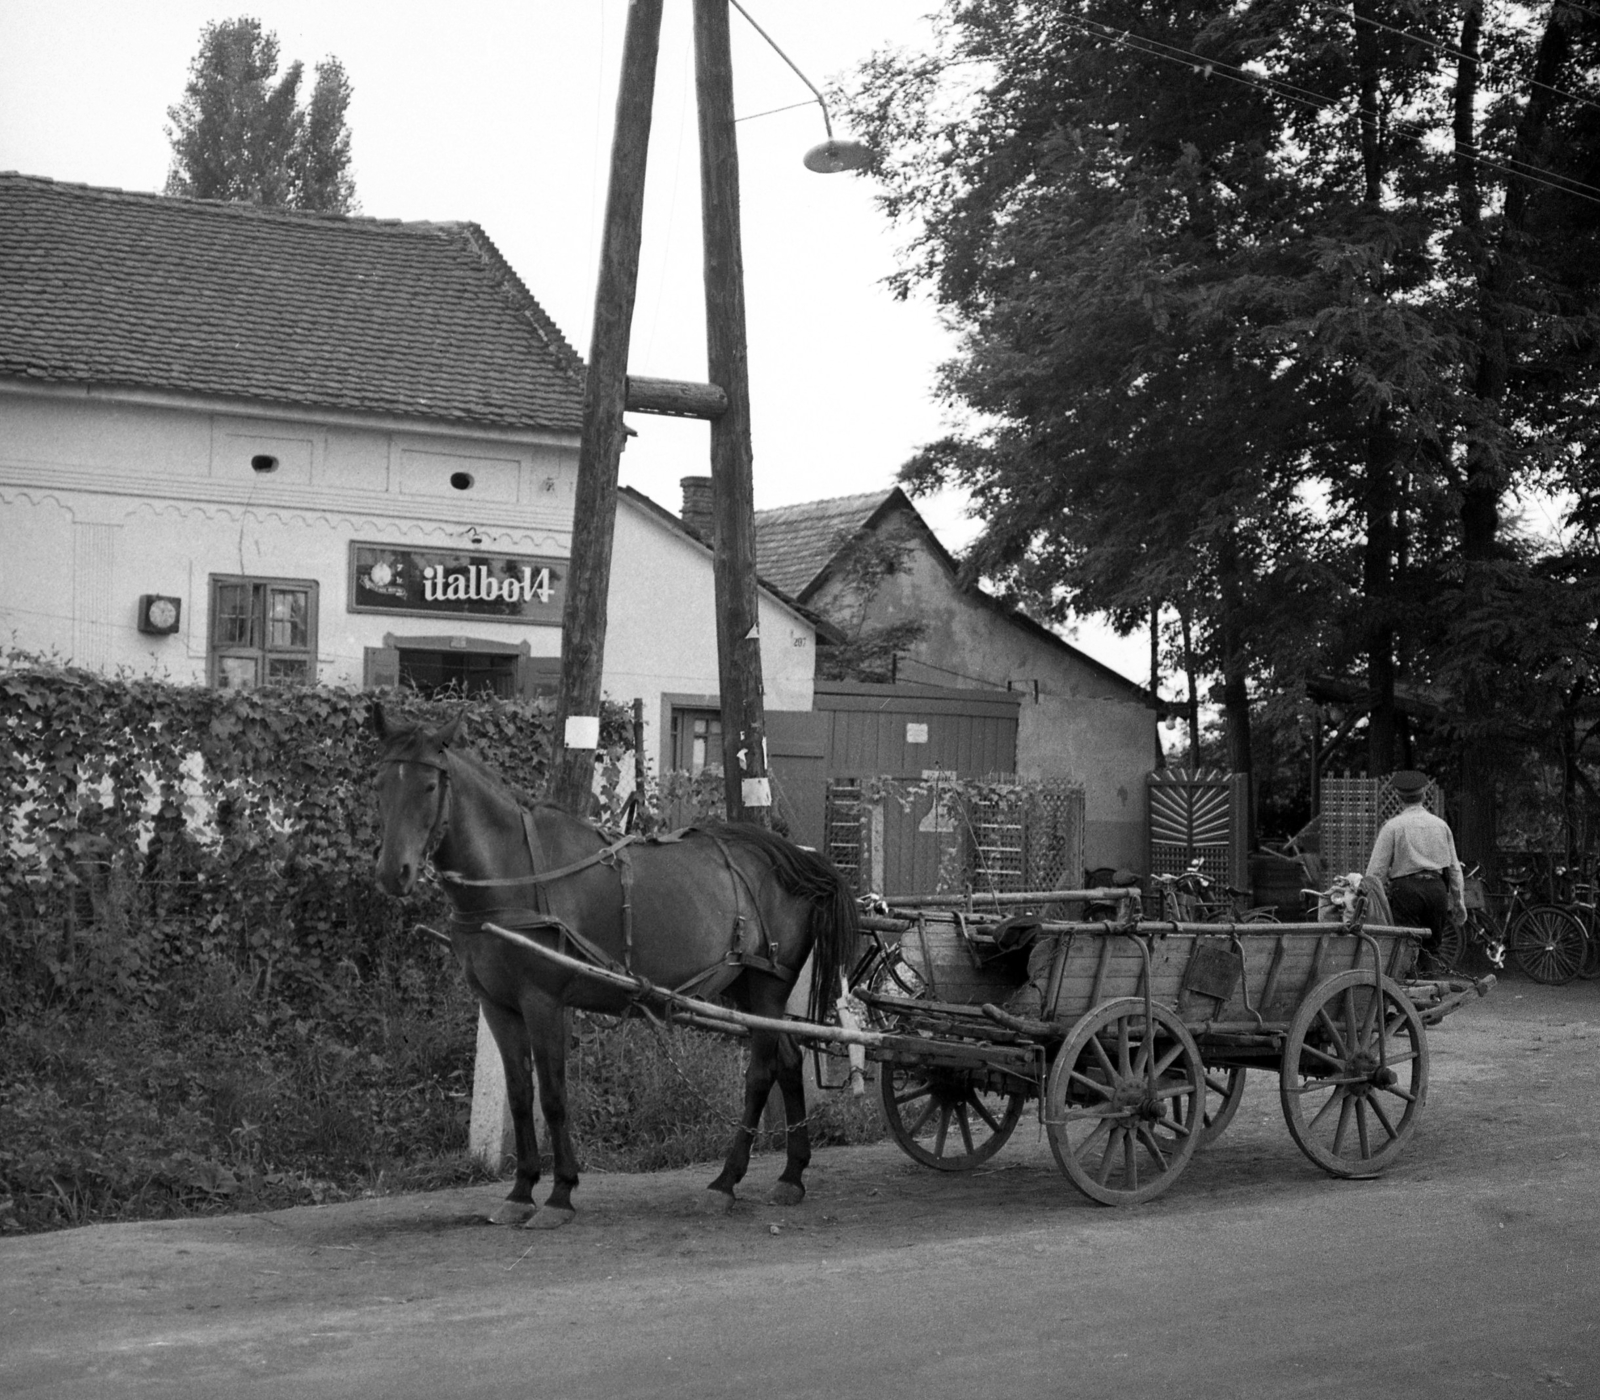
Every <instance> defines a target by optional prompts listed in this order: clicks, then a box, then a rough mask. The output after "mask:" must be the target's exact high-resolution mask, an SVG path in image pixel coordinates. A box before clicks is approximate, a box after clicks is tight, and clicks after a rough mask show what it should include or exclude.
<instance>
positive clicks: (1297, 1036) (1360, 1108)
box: [1279, 968, 1428, 1177]
mask: <svg viewBox="0 0 1600 1400" xmlns="http://www.w3.org/2000/svg"><path fill="white" fill-rule="evenodd" d="M1279 1093H1280V1096H1281V1097H1282V1099H1283V1116H1284V1118H1285V1119H1287V1120H1288V1124H1289V1132H1290V1134H1291V1136H1293V1138H1294V1140H1295V1142H1297V1143H1298V1144H1299V1146H1300V1150H1301V1151H1302V1152H1304V1153H1305V1154H1306V1156H1307V1157H1309V1158H1310V1159H1311V1160H1312V1161H1313V1162H1315V1163H1316V1164H1317V1165H1318V1166H1319V1167H1321V1168H1322V1169H1323V1170H1324V1171H1326V1172H1329V1173H1331V1174H1332V1175H1334V1176H1344V1177H1367V1176H1376V1175H1378V1173H1379V1172H1381V1171H1383V1170H1384V1168H1386V1167H1387V1166H1388V1165H1389V1164H1390V1163H1391V1162H1392V1161H1394V1159H1395V1158H1396V1157H1397V1156H1399V1155H1400V1150H1401V1148H1403V1147H1404V1146H1405V1144H1406V1141H1407V1140H1408V1139H1409V1138H1410V1136H1411V1134H1412V1132H1413V1131H1414V1130H1415V1128H1416V1126H1417V1115H1418V1114H1420V1113H1421V1112H1422V1104H1423V1101H1424V1099H1426V1097H1427V1093H1428V1041H1427V1034H1426V1032H1425V1031H1424V1029H1423V1025H1422V1018H1421V1017H1420V1016H1419V1015H1418V1014H1417V1011H1416V1008H1415V1007H1414V1006H1412V1004H1411V999H1410V998H1409V997H1407V996H1406V994H1405V993H1404V992H1403V991H1402V990H1401V989H1400V988H1399V987H1398V986H1396V985H1395V984H1394V983H1393V982H1391V981H1390V980H1389V979H1388V978H1387V977H1385V978H1383V979H1382V983H1381V985H1380V986H1377V987H1374V986H1373V974H1372V973H1371V972H1369V971H1368V970H1366V969H1365V968H1352V969H1351V970H1350V971H1349V972H1341V973H1339V974H1337V975H1336V976H1334V977H1330V978H1328V979H1327V980H1326V981H1325V982H1321V983H1319V984H1318V985H1317V986H1316V987H1315V988H1313V989H1312V992H1311V995H1310V996H1308V997H1307V998H1306V999H1305V1001H1303V1002H1302V1003H1301V1004H1300V1009H1299V1010H1298V1011H1297V1012H1295V1017H1294V1020H1293V1021H1291V1022H1290V1023H1289V1036H1288V1040H1287V1041H1286V1042H1285V1044H1284V1048H1283V1067H1282V1070H1281V1072H1280V1075H1279Z"/></svg>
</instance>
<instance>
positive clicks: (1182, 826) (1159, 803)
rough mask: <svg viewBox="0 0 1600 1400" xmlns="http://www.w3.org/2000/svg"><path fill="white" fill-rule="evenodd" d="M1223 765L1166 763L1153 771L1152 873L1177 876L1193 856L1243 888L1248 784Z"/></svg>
mask: <svg viewBox="0 0 1600 1400" xmlns="http://www.w3.org/2000/svg"><path fill="white" fill-rule="evenodd" d="M1247 781H1248V779H1247V778H1246V777H1245V776H1244V774H1242V773H1229V772H1227V771H1225V770H1224V769H1221V768H1161V769H1157V770H1156V771H1155V772H1154V773H1152V774H1151V775H1150V788H1149V793H1150V873H1151V874H1152V875H1176V874H1179V873H1180V872H1181V871H1183V870H1185V869H1187V868H1188V866H1189V863H1190V862H1191V861H1194V860H1199V861H1200V868H1201V869H1202V870H1204V871H1205V873H1206V875H1207V876H1208V877H1209V878H1210V879H1211V880H1213V881H1214V882H1216V883H1218V884H1226V885H1232V886H1234V887H1235V888H1237V889H1244V888H1246V887H1247V886H1248V884H1249V881H1250V868H1249V852H1248V851H1247V850H1246V849H1245V812H1246V807H1245V798H1246V791H1245V783H1246V782H1247Z"/></svg>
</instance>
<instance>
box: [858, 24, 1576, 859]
mask: <svg viewBox="0 0 1600 1400" xmlns="http://www.w3.org/2000/svg"><path fill="white" fill-rule="evenodd" d="M1529 18H1530V17H1529V16H1528V15H1527V14H1526V13H1524V12H1523V11H1522V10H1520V9H1518V8H1517V7H1512V8H1511V9H1509V10H1504V9H1502V10H1496V11H1495V12H1494V14H1493V24H1492V28H1493V33H1492V34H1489V33H1488V32H1487V29H1486V26H1488V25H1489V21H1488V20H1486V19H1485V17H1484V8H1483V7H1482V6H1480V5H1478V4H1477V3H1476V0H1467V3H1466V4H1465V6H1464V7H1463V4H1462V3H1461V0H1448V2H1447V0H1438V2H1437V3H1430V0H1347V2H1346V3H1343V4H1337V3H1328V4H1317V5H1310V6H1308V5H1304V4H1302V3H1300V2H1299V0H1245V3H1238V2H1237V0H1159V3H1158V0H1065V2H1064V3H1061V4H1057V5H1051V6H1041V5H1038V4H1034V3H1029V0H963V2H962V3H956V2H955V0H949V2H948V3H947V4H946V7H945V11H944V17H943V24H942V27H941V29H940V34H941V39H940V45H939V47H938V48H937V49H936V50H935V52H933V53H931V54H927V55H915V56H907V55H904V54H899V55H895V54H886V55H878V56H875V57H874V58H873V59H872V60H871V61H869V63H868V64H867V65H866V66H865V67H864V68H863V70H862V73H861V75H860V80H859V83H858V84H857V88H856V92H855V94H854V96H853V102H852V105H853V107H854V110H855V114H856V116H857V119H858V121H859V122H861V124H862V125H863V126H864V127H865V128H866V129H867V130H868V132H869V134H870V135H871V136H872V137H873V139H874V141H875V144H877V145H879V147H880V149H881V150H882V151H883V152H884V153H885V154H884V157H883V159H882V161H881V162H880V165H879V168H878V173H879V175H880V176H881V177H882V179H883V180H884V185H885V194H884V197H883V204H884V207H885V208H886V209H887V211H888V212H889V213H890V214H891V215H892V216H895V217H897V218H899V219H901V220H902V221H903V223H904V224H905V226H906V227H908V228H909V229H910V230H911V231H912V243H911V246H910V249H909V255H908V261H907V264H906V267H905V270H904V272H903V274H902V275H901V277H900V279H899V284H898V285H899V289H900V290H901V291H902V292H909V291H910V290H911V289H912V288H914V287H926V288H928V289H931V290H932V291H933V293H934V295H935V296H936V297H937V299H938V300H939V301H940V303H941V304H942V305H943V306H944V308H945V309H946V312H947V314H948V315H949V316H950V318H951V320H952V321H953V322H954V323H955V324H957V325H958V326H959V327H960V328H961V329H962V331H963V332H964V337H965V338H964V340H963V343H962V346H961V349H960V352H959V354H958V355H957V357H956V358H955V359H954V360H953V361H952V363H951V364H950V365H949V366H947V367H946V369H945V371H944V374H943V379H942V387H943V391H944V393H945V395H946V397H947V398H948V400H949V401H950V402H951V403H952V404H953V405H955V406H958V407H959V408H961V409H964V410H968V415H967V420H966V421H967V423H968V424H969V426H968V427H967V428H966V429H965V430H964V431H962V432H960V433H958V434H956V435H955V436H953V437H951V438H949V439H947V440H945V441H944V442H941V443H936V444H932V445H930V446H929V447H928V448H927V449H926V450H925V451H924V452H923V453H922V454H920V455H919V456H918V457H916V458H914V459H913V461H912V462H911V463H909V464H908V466H907V468H906V469H905V477H906V479H907V480H908V481H909V482H910V483H911V484H912V485H913V486H921V485H930V484H935V483H937V482H941V481H955V482H959V483H961V484H963V485H965V486H967V487H968V488H969V489H970V490H971V491H972V492H973V495H974V498H975V504H976V509H977V513H978V514H979V516H980V517H981V518H982V519H983V520H984V522H985V528H984V531H983V533H982V535H981V536H980V538H979V540H978V541H977V543H976V545H975V546H974V548H973V550H972V551H971V553H970V556H969V564H970V565H971V567H973V568H974V569H981V570H983V571H985V572H987V573H990V574H992V575H993V576H995V577H996V578H997V579H999V580H1000V581H1001V582H1002V583H1003V584H1006V585H1009V586H1011V587H1013V588H1014V589H1016V590H1017V591H1018V592H1019V593H1021V594H1023V595H1024V597H1026V598H1027V599H1029V600H1030V601H1033V602H1035V603H1039V604H1042V605H1044V606H1046V607H1054V608H1056V609H1063V608H1067V607H1070V608H1072V609H1074V610H1079V611H1082V610H1092V611H1097V612H1102V613H1109V615H1110V616H1111V617H1112V619H1113V620H1114V621H1117V622H1118V623H1119V624H1122V625H1124V626H1132V625H1133V624H1134V623H1136V622H1138V621H1141V620H1142V619H1143V618H1145V617H1146V616H1148V609H1149V606H1150V604H1151V603H1152V602H1161V601H1163V600H1166V601H1170V602H1172V603H1173V605H1174V606H1175V607H1179V608H1181V609H1183V610H1184V612H1185V615H1189V616H1192V617H1193V619H1194V622H1195V626H1196V649H1197V652H1198V654H1199V657H1200V661H1201V663H1202V664H1203V665H1205V666H1206V667H1207V669H1209V670H1210V671H1211V672H1212V673H1213V674H1216V675H1219V676H1220V678H1221V680H1222V682H1223V685H1222V691H1223V695H1224V696H1225V697H1227V698H1226V699H1225V709H1226V711H1227V715H1228V720H1229V728H1230V733H1231V734H1233V735H1234V736H1235V737H1236V742H1235V743H1234V744H1233V745H1232V752H1231V761H1232V762H1233V763H1234V764H1235V766H1238V767H1244V766H1245V765H1246V764H1247V763H1248V756H1247V755H1246V754H1245V753H1243V752H1242V749H1243V748H1244V747H1245V746H1246V745H1245V743H1244V736H1245V735H1246V734H1247V733H1248V729H1247V726H1248V722H1249V700H1250V695H1251V693H1252V692H1259V691H1261V690H1262V689H1267V690H1271V689H1274V688H1276V689H1280V690H1281V689H1284V688H1288V689H1292V688H1293V687H1294V686H1295V685H1297V684H1303V681H1304V678H1305V676H1306V674H1308V673H1309V672H1310V671H1312V670H1314V669H1319V668H1321V669H1333V670H1337V671H1348V672H1352V673H1355V674H1362V675H1364V677H1365V680H1366V684H1367V688H1368V690H1369V697H1370V698H1369V705H1368V719H1367V724H1366V737H1367V749H1368V765H1369V771H1372V772H1374V773H1377V772H1384V771H1387V770H1388V769H1389V768H1390V767H1392V766H1393V765H1394V763H1395V762H1396V761H1397V759H1399V758H1400V757H1401V756H1402V755H1403V753H1404V752H1406V747H1407V745H1408V743H1409V736H1408V735H1407V733H1406V731H1405V729H1404V726H1403V724H1402V723H1401V721H1400V717H1399V711H1398V707H1397V704H1396V687H1397V684H1398V683H1400V682H1402V681H1404V682H1408V683H1410V684H1412V685H1417V684H1421V685H1424V686H1427V685H1433V686H1435V687H1436V688H1441V689H1442V690H1443V691H1444V698H1445V701H1446V708H1447V709H1449V710H1452V711H1453V713H1452V722H1453V724H1454V725H1455V732H1456V733H1457V734H1458V735H1459V736H1460V737H1461V739H1462V742H1461V743H1460V745H1459V746H1458V757H1459V759H1460V767H1459V769H1458V772H1457V774H1455V775H1452V776H1454V777H1456V778H1457V779H1458V781H1459V782H1460V783H1461V784H1462V785H1463V786H1465V787H1467V788H1468V789H1469V790H1470V792H1471V793H1473V794H1475V795H1476V797H1475V800H1476V799H1481V798H1484V796H1485V789H1486V784H1487V776H1486V774H1485V773H1484V772H1481V771H1477V769H1475V767H1474V763H1475V761H1476V760H1477V759H1478V758H1481V755H1482V754H1483V752H1484V746H1483V744H1482V742H1481V741H1482V738H1483V736H1484V734H1485V732H1486V731H1487V730H1489V729H1493V728H1499V729H1500V730H1502V731H1504V730H1507V729H1509V727H1510V721H1511V717H1512V715H1513V714H1515V713H1516V712H1515V710H1514V708H1513V707H1514V706H1515V705H1516V704H1518V703H1519V700H1518V699H1514V698H1513V697H1525V695H1526V691H1525V689H1524V688H1520V687H1516V686H1508V685H1501V686H1498V687H1496V686H1494V685H1489V684H1487V683H1485V682H1484V680H1483V672H1484V671H1485V670H1486V669H1488V668H1491V667H1494V666H1497V665H1504V666H1507V667H1511V666H1514V665H1515V664H1516V663H1515V662H1514V661H1513V660H1512V657H1513V654H1514V652H1515V648H1514V647H1511V646H1505V647H1502V648H1501V652H1500V653H1498V654H1494V655H1487V654H1485V653H1484V651H1483V646H1484V641H1485V638H1486V637H1490V636H1496V635H1498V636H1502V637H1504V636H1506V635H1507V632H1508V629H1512V628H1514V627H1515V625H1516V623H1515V615H1514V608H1515V606H1516V605H1515V603H1514V602H1513V601H1512V600H1516V599H1523V600H1525V599H1527V598H1528V597H1531V596H1535V595H1536V593H1537V590H1533V589H1531V588H1530V587H1528V586H1526V583H1525V580H1526V579H1527V577H1528V571H1529V570H1530V569H1532V568H1534V567H1535V566H1536V565H1537V563H1538V557H1539V553H1540V551H1539V550H1538V549H1537V548H1529V547H1527V546H1525V545H1523V544H1519V542H1518V541H1517V540H1516V539H1515V538H1514V537H1513V536H1514V531H1512V530H1511V529H1510V528H1509V526H1508V524H1507V521H1506V502H1507V500H1508V498H1510V497H1512V496H1514V495H1515V494H1516V493H1518V492H1519V491H1526V490H1529V489H1535V488H1537V487H1539V486H1541V485H1545V484H1549V483H1551V482H1552V481H1553V480H1555V479H1556V478H1557V476H1558V475H1559V474H1560V473H1565V474H1566V478H1567V484H1568V485H1569V486H1570V487H1571V489H1572V490H1573V491H1574V492H1575V493H1576V495H1577V498H1578V500H1579V501H1580V504H1588V503H1589V502H1595V503H1597V504H1596V505H1595V506H1594V508H1593V510H1592V513H1591V515H1590V516H1589V517H1587V519H1588V522H1589V524H1590V525H1591V528H1592V525H1593V523H1594V522H1600V489H1595V483H1597V482H1600V470H1596V469H1595V467H1594V462H1595V461H1596V459H1597V455H1600V454H1597V453H1596V451H1595V446H1596V439H1597V431H1600V425H1597V424H1596V423H1595V421H1594V419H1593V415H1592V412H1587V411H1586V410H1585V405H1588V406H1590V407H1591V408H1592V404H1593V401H1594V396H1595V392H1596V389H1597V387H1600V385H1597V379H1600V373H1597V368H1600V366H1597V361H1596V344H1597V339H1600V338H1597V336H1596V333H1595V331H1596V323H1597V319H1600V283H1597V280H1596V279H1597V277H1600V256H1596V251H1597V250H1596V248H1595V247H1594V243H1595V241H1596V235H1597V232H1600V221H1597V219H1596V218H1595V215H1596V214H1597V213H1600V122H1596V121H1595V120H1594V118H1595V117H1596V114H1597V113H1600V102H1597V101H1596V97H1597V94H1596V92H1595V79H1596V76H1597V74H1596V62H1595V59H1596V54H1597V53H1600V16H1597V15H1596V13H1595V11H1594V10H1593V9H1591V8H1590V7H1584V6H1575V5H1571V4H1568V3H1566V0H1553V3H1552V4H1551V5H1550V6H1549V7H1548V9H1547V10H1546V9H1543V8H1541V10H1540V12H1539V13H1538V14H1536V15H1535V16H1533V17H1532V20H1533V22H1531V23H1530V22H1529ZM1474 23H1476V24H1477V25H1478V28H1477V29H1476V30H1474V29H1473V28H1472V24H1474ZM1482 73H1488V74H1489V75H1491V76H1492V79H1493V90H1492V92H1491V91H1490V90H1489V88H1487V87H1485V86H1484V85H1483V84H1482V82H1480V77H1481V74H1482ZM953 91H954V92H956V94H957V95H956V97H955V98H954V99H952V97H951V94H952V92H953ZM941 104H945V105H943V106H941ZM1452 132H1453V133H1454V136H1455V143H1454V148H1453V149H1452V148H1451V145H1450V141H1449V138H1450V136H1451V134H1452ZM1582 518H1584V517H1580V519H1582ZM1577 611H1578V612H1579V613H1581V609H1578V610H1577ZM1576 625H1577V624H1576V623H1574V624H1573V626H1574V627H1576ZM1588 644H1589V640H1588V638H1587V637H1586V636H1585V635H1583V634H1582V632H1581V629H1579V631H1578V632H1575V634H1574V645H1588ZM1485 663H1488V666H1487V667H1486V665H1485ZM1297 672H1298V676H1297V674H1296V673H1297ZM1475 684H1476V685H1477V686H1478V689H1479V690H1480V691H1481V692H1482V693H1481V694H1479V695H1478V696H1477V698H1474V695H1473V687H1474V685H1475ZM1521 718H1522V719H1524V720H1525V719H1526V718H1527V716H1526V715H1525V714H1524V715H1522V716H1521ZM1435 756H1437V755H1435ZM1472 826H1473V829H1474V830H1475V831H1476V832H1478V833H1479V834H1480V837H1481V841H1480V840H1476V839H1475V842H1474V844H1475V847H1476V849H1475V851H1474V854H1475V855H1476V854H1486V852H1483V851H1482V849H1481V843H1482V842H1492V813H1490V814H1489V815H1488V817H1487V819H1486V820H1480V821H1477V822H1475V823H1473V824H1472Z"/></svg>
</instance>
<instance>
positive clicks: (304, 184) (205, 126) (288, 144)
mask: <svg viewBox="0 0 1600 1400" xmlns="http://www.w3.org/2000/svg"><path fill="white" fill-rule="evenodd" d="M278 58H279V50H278V37H277V35H276V34H274V33H271V32H270V31H264V30H263V29H262V28H261V23H260V21H259V20H256V19H251V18H248V17H241V18H239V19H233V20H223V21H220V22H214V23H211V24H208V25H206V26H205V28H204V29H203V30H202V31H201V33H200V48H199V50H198V52H197V53H196V54H195V57H194V60H193V61H192V62H191V63H190V65H189V81H188V84H187V86H186V87H185V88H184V96H183V100H182V101H181V102H179V103H177V104H176V105H175V106H172V107H169V108H168V109H167V118H168V120H169V122H170V123H171V125H169V126H168V128H167V138H168V140H169V141H170V142H171V145H172V166H171V169H170V171H169V173H168V175H167V186H166V189H167V193H168V194H175V195H187V196H189V197H190V198H193V199H223V200H235V201H239V202H242V203H249V204H265V205H279V206H286V207H289V208H294V209H310V210H318V211H321V212H323V213H331V214H348V213H353V212H355V211H356V209H357V207H358V206H357V204H356V195H355V180H354V177H353V176H352V174H351V172H350V130H349V127H348V126H347V125H346V122H345V112H346V110H347V109H348V107H349V105H350V96H351V88H350V80H349V78H348V77H347V76H346V74H345V71H344V67H343V65H341V64H340V62H339V60H338V59H337V58H333V57H329V58H326V59H324V60H323V61H322V62H321V63H319V64H317V66H316V81H315V83H314V85H313V87H312V90H311V96H310V98H309V100H308V101H307V102H305V103H304V104H303V105H302V103H301V100H300V89H301V84H302V81H303V79H304V73H305V69H304V65H303V64H301V63H300V62H299V61H298V60H296V61H295V62H293V63H291V64H290V65H289V66H288V68H287V69H285V70H284V72H283V74H282V76H281V77H280V76H279V75H278Z"/></svg>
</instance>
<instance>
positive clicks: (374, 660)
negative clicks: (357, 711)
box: [361, 647, 400, 690]
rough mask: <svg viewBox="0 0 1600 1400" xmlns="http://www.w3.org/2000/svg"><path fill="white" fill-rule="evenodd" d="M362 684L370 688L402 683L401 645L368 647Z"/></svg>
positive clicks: (365, 651)
mask: <svg viewBox="0 0 1600 1400" xmlns="http://www.w3.org/2000/svg"><path fill="white" fill-rule="evenodd" d="M364 654H365V666H364V670H363V675H362V678H361V684H362V685H363V686H364V687H365V688H366V689H368V690H379V689H381V688H382V687H384V686H396V685H399V684H400V649H399V647H367V648H365V649H364Z"/></svg>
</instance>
